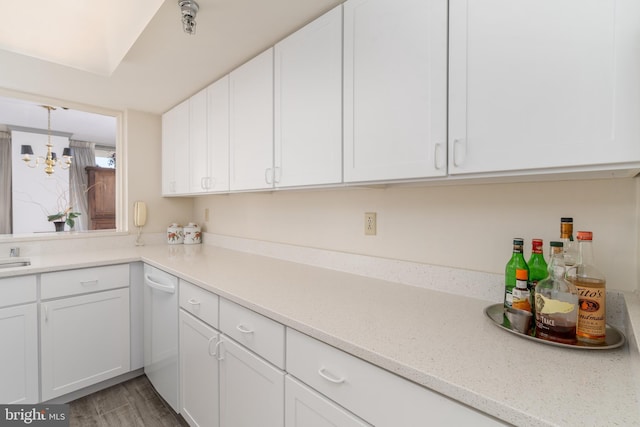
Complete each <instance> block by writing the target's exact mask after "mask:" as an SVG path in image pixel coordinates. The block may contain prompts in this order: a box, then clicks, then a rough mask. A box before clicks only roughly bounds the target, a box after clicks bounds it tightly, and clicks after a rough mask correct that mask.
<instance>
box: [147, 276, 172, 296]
mask: <svg viewBox="0 0 640 427" xmlns="http://www.w3.org/2000/svg"><path fill="white" fill-rule="evenodd" d="M144 283H146V285H147V286H149V287H150V288H153V289H157V290H159V291H162V292H166V293H168V294H175V293H176V287H175V286H174V285H164V284H162V283H159V282H156V281H155V280H153V279H151V276H149V275H148V274H145V276H144Z"/></svg>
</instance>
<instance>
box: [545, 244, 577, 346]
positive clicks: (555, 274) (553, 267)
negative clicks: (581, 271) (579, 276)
mask: <svg viewBox="0 0 640 427" xmlns="http://www.w3.org/2000/svg"><path fill="white" fill-rule="evenodd" d="M562 246H563V245H562V242H551V260H550V262H549V276H548V277H547V278H546V279H544V280H541V281H539V282H538V284H537V285H536V290H535V305H536V308H535V310H536V331H535V336H536V337H538V338H541V339H544V340H548V341H555V342H559V343H564V344H575V343H576V342H577V339H576V323H577V321H578V292H577V291H576V287H575V286H574V285H573V284H572V283H571V282H568V281H567V280H566V279H565V269H566V267H565V265H564V255H563V253H562Z"/></svg>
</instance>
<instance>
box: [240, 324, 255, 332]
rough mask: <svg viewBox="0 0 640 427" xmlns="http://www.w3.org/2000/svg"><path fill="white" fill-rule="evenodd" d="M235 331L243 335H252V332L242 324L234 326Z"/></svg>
mask: <svg viewBox="0 0 640 427" xmlns="http://www.w3.org/2000/svg"><path fill="white" fill-rule="evenodd" d="M236 329H237V330H239V331H240V332H242V333H243V334H252V333H253V332H254V331H253V329H249V328H247V327H246V326H244V325H243V324H242V323H241V324H239V325H238V326H236Z"/></svg>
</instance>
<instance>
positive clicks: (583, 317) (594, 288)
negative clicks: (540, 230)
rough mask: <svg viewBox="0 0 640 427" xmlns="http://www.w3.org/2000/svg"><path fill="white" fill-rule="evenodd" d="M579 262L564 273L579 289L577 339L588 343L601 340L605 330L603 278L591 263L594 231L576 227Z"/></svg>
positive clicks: (604, 287) (604, 281) (605, 294)
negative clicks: (577, 229) (580, 229)
mask: <svg viewBox="0 0 640 427" xmlns="http://www.w3.org/2000/svg"><path fill="white" fill-rule="evenodd" d="M577 237H578V254H579V256H578V264H577V265H576V266H575V267H574V268H573V269H570V270H569V271H568V272H567V277H568V279H569V281H571V282H572V283H573V284H574V285H575V287H576V289H577V290H578V298H579V299H580V306H579V309H578V326H577V330H576V335H577V336H578V340H579V341H582V342H587V343H590V344H603V343H604V342H605V331H606V324H607V323H606V321H607V313H606V296H607V290H606V283H607V281H606V279H605V277H604V274H602V273H601V272H600V271H599V270H598V269H597V268H596V267H595V266H594V257H593V247H592V243H591V242H592V240H593V233H592V232H590V231H578V235H577Z"/></svg>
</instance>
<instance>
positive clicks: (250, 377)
mask: <svg viewBox="0 0 640 427" xmlns="http://www.w3.org/2000/svg"><path fill="white" fill-rule="evenodd" d="M219 351H220V354H219V358H220V426H221V427H255V426H260V427H282V426H284V372H282V371H280V370H279V369H276V368H275V367H273V366H272V365H270V364H269V363H267V362H265V361H264V360H262V359H261V358H259V357H258V356H256V355H254V354H253V353H251V352H250V351H249V350H246V349H245V348H243V347H241V346H239V345H238V344H236V343H235V342H233V341H232V340H231V339H230V338H227V337H225V336H224V335H223V337H222V343H221V345H220V346H219Z"/></svg>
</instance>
